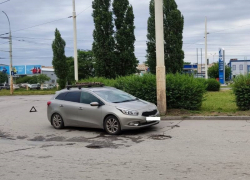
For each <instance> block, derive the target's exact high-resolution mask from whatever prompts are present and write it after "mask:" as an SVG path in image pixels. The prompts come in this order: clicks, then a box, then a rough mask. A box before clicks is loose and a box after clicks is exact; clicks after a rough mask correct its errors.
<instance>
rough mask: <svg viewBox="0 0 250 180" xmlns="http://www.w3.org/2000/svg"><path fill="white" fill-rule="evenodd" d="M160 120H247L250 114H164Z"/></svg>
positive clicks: (249, 118)
mask: <svg viewBox="0 0 250 180" xmlns="http://www.w3.org/2000/svg"><path fill="white" fill-rule="evenodd" d="M161 120H162V121H170V120H249V121H250V116H164V117H161Z"/></svg>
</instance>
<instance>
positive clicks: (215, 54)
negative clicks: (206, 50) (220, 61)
mask: <svg viewBox="0 0 250 180" xmlns="http://www.w3.org/2000/svg"><path fill="white" fill-rule="evenodd" d="M210 55H212V56H213V63H214V56H215V55H216V53H214V54H212V53H210Z"/></svg>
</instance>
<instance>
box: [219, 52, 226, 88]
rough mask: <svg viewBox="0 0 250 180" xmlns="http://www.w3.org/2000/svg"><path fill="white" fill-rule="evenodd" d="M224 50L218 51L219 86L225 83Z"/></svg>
mask: <svg viewBox="0 0 250 180" xmlns="http://www.w3.org/2000/svg"><path fill="white" fill-rule="evenodd" d="M224 57H225V56H224V49H222V48H220V49H219V80H220V83H221V84H224V83H225V73H224V72H225V59H224Z"/></svg>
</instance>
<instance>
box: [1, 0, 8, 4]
mask: <svg viewBox="0 0 250 180" xmlns="http://www.w3.org/2000/svg"><path fill="white" fill-rule="evenodd" d="M8 1H10V0H7V1H4V2H1V3H0V4H3V3H6V2H8Z"/></svg>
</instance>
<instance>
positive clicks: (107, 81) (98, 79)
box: [79, 77, 116, 87]
mask: <svg viewBox="0 0 250 180" xmlns="http://www.w3.org/2000/svg"><path fill="white" fill-rule="evenodd" d="M79 82H81V83H84V82H101V83H103V84H104V85H105V86H111V87H114V86H115V83H116V80H115V79H106V78H103V77H91V78H88V79H82V80H81V81H79Z"/></svg>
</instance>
